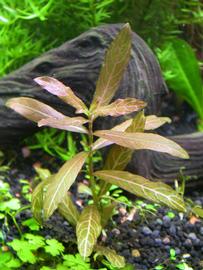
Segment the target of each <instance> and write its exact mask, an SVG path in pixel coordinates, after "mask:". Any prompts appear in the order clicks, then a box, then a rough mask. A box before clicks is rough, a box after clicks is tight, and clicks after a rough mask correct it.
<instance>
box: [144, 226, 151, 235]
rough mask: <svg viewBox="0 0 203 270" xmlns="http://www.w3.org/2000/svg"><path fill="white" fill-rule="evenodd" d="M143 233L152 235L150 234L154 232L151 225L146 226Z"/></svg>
mask: <svg viewBox="0 0 203 270" xmlns="http://www.w3.org/2000/svg"><path fill="white" fill-rule="evenodd" d="M142 233H143V234H144V235H150V234H152V230H150V228H149V227H147V226H144V227H143V228H142Z"/></svg>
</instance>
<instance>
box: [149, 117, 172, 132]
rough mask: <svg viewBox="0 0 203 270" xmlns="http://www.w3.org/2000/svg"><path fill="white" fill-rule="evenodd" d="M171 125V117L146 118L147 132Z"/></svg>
mask: <svg viewBox="0 0 203 270" xmlns="http://www.w3.org/2000/svg"><path fill="white" fill-rule="evenodd" d="M166 123H169V124H170V123H171V119H170V118H169V117H158V116H156V115H149V116H146V123H145V128H144V129H145V130H152V129H156V128H159V127H160V126H162V125H164V124H166Z"/></svg>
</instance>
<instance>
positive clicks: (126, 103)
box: [95, 98, 146, 116]
mask: <svg viewBox="0 0 203 270" xmlns="http://www.w3.org/2000/svg"><path fill="white" fill-rule="evenodd" d="M145 106H146V103H145V102H144V101H141V100H139V99H135V98H125V99H117V100H116V101H114V102H113V103H111V104H109V105H107V106H102V107H99V108H98V110H97V111H96V112H95V116H107V115H110V116H120V115H125V114H129V113H132V112H135V111H139V110H141V109H143V108H144V107H145Z"/></svg>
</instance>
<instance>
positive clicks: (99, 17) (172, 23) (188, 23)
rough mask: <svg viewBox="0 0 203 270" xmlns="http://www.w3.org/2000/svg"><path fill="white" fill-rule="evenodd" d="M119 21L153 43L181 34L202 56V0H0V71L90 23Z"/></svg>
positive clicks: (79, 31)
mask: <svg viewBox="0 0 203 270" xmlns="http://www.w3.org/2000/svg"><path fill="white" fill-rule="evenodd" d="M117 22H130V24H131V26H132V29H133V30H134V31H135V32H137V33H138V34H139V35H140V36H141V37H142V38H144V40H145V41H146V42H147V43H148V44H149V45H150V47H151V48H153V49H155V48H156V47H161V46H162V44H164V42H165V41H167V40H170V39H171V38H174V36H177V35H179V36H180V35H181V36H182V37H183V38H184V39H186V40H187V41H189V43H191V44H192V45H193V47H195V48H196V49H197V51H198V56H199V57H201V53H202V52H201V47H202V46H201V45H202V35H203V29H202V26H201V25H202V22H203V11H202V3H201V1H200V0H199V1H197V0H188V1H187V0H180V1H176V0H136V1H134V0H100V1H97V0H80V1H78V0H69V1H67V0H57V1H54V0H38V1H36V0H22V1H18V0H1V2H0V54H1V60H0V76H2V75H4V74H7V73H9V72H11V71H12V70H15V69H16V68H18V67H20V66H21V65H22V64H24V63H26V62H28V61H29V60H31V59H33V58H34V57H36V56H37V55H40V54H41V53H42V52H44V51H47V50H48V49H50V48H53V47H56V46H59V45H60V44H62V43H63V42H65V41H67V40H69V39H71V38H73V37H75V36H77V35H79V34H80V33H82V32H83V31H85V30H87V29H89V28H90V27H92V26H97V25H99V24H101V23H117Z"/></svg>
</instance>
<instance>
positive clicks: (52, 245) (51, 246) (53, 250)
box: [44, 239, 64, 256]
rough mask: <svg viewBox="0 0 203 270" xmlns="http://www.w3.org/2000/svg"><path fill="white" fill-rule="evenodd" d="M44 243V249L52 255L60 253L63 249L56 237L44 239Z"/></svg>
mask: <svg viewBox="0 0 203 270" xmlns="http://www.w3.org/2000/svg"><path fill="white" fill-rule="evenodd" d="M46 244H47V245H46V246H45V247H44V249H45V251H46V252H47V253H49V254H51V255H52V256H57V255H60V254H61V253H62V252H63V251H64V246H63V245H62V244H61V243H60V242H59V241H57V240H56V239H48V240H46Z"/></svg>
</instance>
